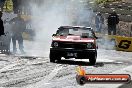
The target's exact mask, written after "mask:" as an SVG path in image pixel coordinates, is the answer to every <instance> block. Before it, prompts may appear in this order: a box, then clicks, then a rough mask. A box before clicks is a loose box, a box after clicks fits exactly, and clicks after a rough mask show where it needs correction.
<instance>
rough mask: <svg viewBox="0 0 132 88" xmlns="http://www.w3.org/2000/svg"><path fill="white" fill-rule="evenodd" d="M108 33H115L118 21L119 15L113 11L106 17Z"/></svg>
mask: <svg viewBox="0 0 132 88" xmlns="http://www.w3.org/2000/svg"><path fill="white" fill-rule="evenodd" d="M107 21H108V35H111V34H112V32H113V35H116V25H117V24H118V23H119V16H118V15H117V14H116V12H115V11H113V12H112V13H111V14H110V15H109V17H108V20H107Z"/></svg>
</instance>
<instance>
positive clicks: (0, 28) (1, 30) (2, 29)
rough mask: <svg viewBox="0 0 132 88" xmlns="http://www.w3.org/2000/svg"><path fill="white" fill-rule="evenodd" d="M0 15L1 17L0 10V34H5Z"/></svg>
mask: <svg viewBox="0 0 132 88" xmlns="http://www.w3.org/2000/svg"><path fill="white" fill-rule="evenodd" d="M1 17H2V12H1V11H0V36H1V35H4V34H5V33H4V24H3V21H2V19H1Z"/></svg>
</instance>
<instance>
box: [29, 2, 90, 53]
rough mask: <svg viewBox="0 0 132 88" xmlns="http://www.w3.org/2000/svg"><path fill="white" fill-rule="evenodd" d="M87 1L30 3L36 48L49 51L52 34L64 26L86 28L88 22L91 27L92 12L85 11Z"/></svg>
mask: <svg viewBox="0 0 132 88" xmlns="http://www.w3.org/2000/svg"><path fill="white" fill-rule="evenodd" d="M82 1H83V2H82ZM85 1H87V0H43V3H42V2H41V4H40V5H38V4H37V3H34V2H30V8H31V15H32V16H33V19H32V21H31V22H32V24H33V28H34V29H35V31H36V37H35V43H37V44H38V45H37V46H36V45H35V47H34V48H36V47H38V46H39V47H41V48H42V49H43V51H44V52H46V51H48V50H49V48H50V44H51V39H52V34H53V33H55V32H56V30H57V28H58V27H60V26H62V25H81V26H85V24H83V22H88V23H87V24H88V25H89V23H91V20H90V19H91V15H92V11H91V10H86V9H85V5H84V4H86V2H85ZM81 23H82V24H81ZM42 43H43V44H42ZM32 46H33V45H32ZM34 48H33V47H32V49H34ZM40 53H41V52H40Z"/></svg>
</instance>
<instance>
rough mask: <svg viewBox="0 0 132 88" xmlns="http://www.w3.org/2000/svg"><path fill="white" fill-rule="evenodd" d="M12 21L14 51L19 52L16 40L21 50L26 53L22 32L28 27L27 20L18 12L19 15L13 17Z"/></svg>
mask: <svg viewBox="0 0 132 88" xmlns="http://www.w3.org/2000/svg"><path fill="white" fill-rule="evenodd" d="M10 23H11V24H12V42H13V53H14V54H15V53H16V52H17V48H16V41H18V44H19V50H20V51H21V53H22V54H24V53H25V52H24V50H23V49H24V46H23V37H22V34H23V32H24V31H25V29H26V24H25V21H24V20H23V19H22V18H21V15H20V14H18V15H17V17H15V18H13V19H12V20H11V21H10Z"/></svg>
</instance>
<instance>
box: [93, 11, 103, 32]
mask: <svg viewBox="0 0 132 88" xmlns="http://www.w3.org/2000/svg"><path fill="white" fill-rule="evenodd" d="M102 24H104V18H103V16H102V14H101V13H100V12H99V13H97V14H96V17H95V25H96V31H97V32H98V33H101V29H102Z"/></svg>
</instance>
